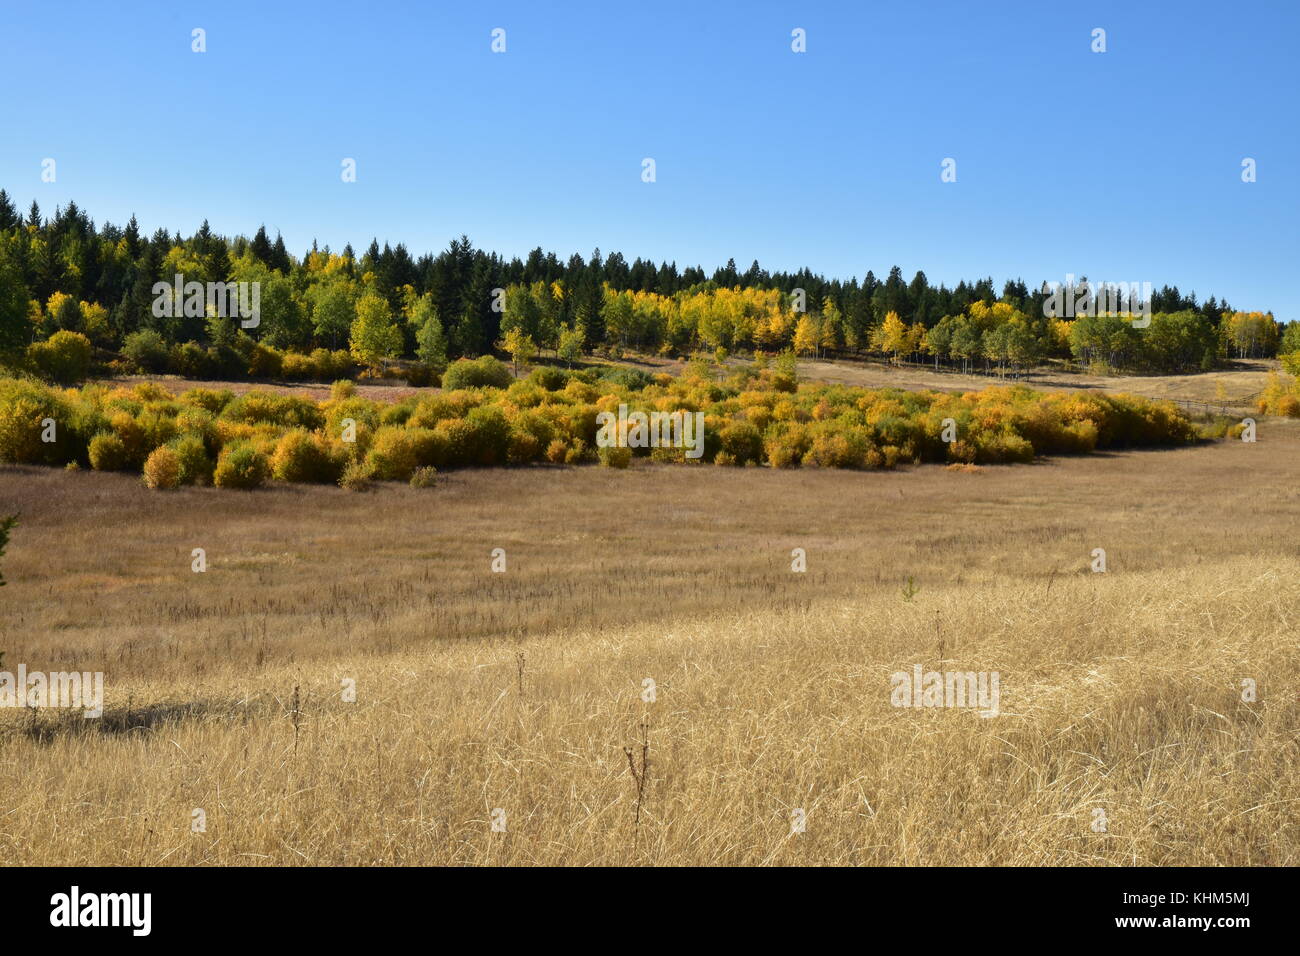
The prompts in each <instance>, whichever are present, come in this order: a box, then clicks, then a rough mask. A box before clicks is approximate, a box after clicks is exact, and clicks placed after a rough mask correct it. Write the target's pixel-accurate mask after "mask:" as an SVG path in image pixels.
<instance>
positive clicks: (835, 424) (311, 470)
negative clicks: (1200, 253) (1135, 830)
mask: <svg viewBox="0 0 1300 956" xmlns="http://www.w3.org/2000/svg"><path fill="white" fill-rule="evenodd" d="M491 363H495V366H500V364H501V363H499V362H496V360H495V359H489V360H486V361H485V360H482V359H480V360H477V361H475V362H465V363H457V364H456V365H453V366H452V367H451V369H449V370H448V372H447V379H448V382H449V384H456V383H461V382H464V381H473V382H488V383H491V384H475V385H473V386H468V387H462V388H455V389H451V388H449V389H447V390H444V391H442V392H432V393H426V394H422V395H418V396H412V397H409V398H406V399H404V400H402V401H399V402H394V403H382V402H375V401H371V400H369V399H365V398H361V397H359V396H358V395H357V394H356V389H355V386H353V384H352V383H351V382H336V383H335V386H334V388H333V389H332V391H331V396H330V398H329V399H327V400H324V401H320V402H315V401H310V400H306V399H302V398H297V397H293V396H286V395H279V394H271V393H268V392H264V391H257V390H253V391H249V392H247V393H245V394H243V395H240V396H235V395H234V394H233V393H232V392H230V391H229V390H214V389H204V388H192V389H189V390H188V391H184V392H182V393H180V394H179V395H173V394H172V393H170V392H168V391H167V390H165V389H163V388H161V387H159V386H157V385H153V384H140V385H136V386H134V387H131V388H115V389H107V388H105V387H103V386H86V387H83V388H81V389H79V390H75V389H67V390H60V389H56V388H51V387H49V386H46V385H43V384H40V383H37V382H33V381H27V380H22V379H4V380H0V461H8V462H23V463H36V464H47V465H62V464H67V463H71V462H76V463H78V464H79V465H88V466H89V467H91V468H95V469H98V470H105V471H142V472H143V474H144V477H145V481H146V483H148V484H149V485H150V487H155V488H173V487H177V486H179V485H187V484H208V483H211V484H214V485H217V486H219V487H231V488H252V487H257V486H258V485H260V484H263V483H264V482H265V481H267V480H268V479H271V478H274V479H276V480H280V481H288V482H307V483H334V482H342V483H344V484H349V485H355V486H364V484H365V483H366V482H367V481H369V480H377V481H407V480H410V479H411V477H412V475H414V474H415V473H416V472H418V471H420V470H421V469H435V470H442V469H448V468H458V467H471V466H472V467H495V466H505V465H522V464H527V463H530V462H541V461H549V462H554V463H566V464H577V463H584V462H596V461H599V462H601V463H603V464H605V465H608V466H611V467H626V466H627V465H629V464H630V463H631V461H632V460H633V458H635V457H649V458H652V459H654V460H658V461H678V462H687V461H692V459H688V458H687V457H686V455H685V449H682V448H657V449H652V448H636V449H631V448H598V447H597V441H596V435H597V416H598V414H599V413H601V412H613V413H617V410H618V407H619V405H621V404H626V405H628V406H629V407H630V408H631V409H633V410H638V409H639V410H642V411H646V412H654V411H660V412H678V411H680V412H688V413H693V412H702V413H703V414H704V441H703V454H702V456H701V457H700V458H699V459H697V460H696V461H702V462H713V463H715V464H718V465H732V466H742V465H751V464H752V465H771V466H774V467H779V468H793V467H800V466H803V467H821V468H892V467H895V466H896V465H898V464H901V463H920V462H960V463H979V464H990V463H1012V462H1027V461H1031V460H1033V458H1034V457H1035V456H1036V455H1045V454H1046V455H1051V454H1087V453H1089V452H1092V451H1094V450H1096V449H1101V448H1114V447H1124V446H1151V445H1171V444H1180V443H1186V442H1189V441H1192V440H1193V439H1194V437H1195V436H1194V432H1193V429H1192V426H1191V424H1190V423H1189V422H1188V420H1187V419H1186V418H1185V417H1183V416H1182V415H1181V414H1180V413H1179V412H1178V411H1177V409H1176V408H1175V407H1174V406H1173V405H1172V404H1170V403H1163V402H1153V401H1149V400H1147V399H1142V398H1136V397H1132V396H1126V395H1096V394H1082V393H1051V394H1045V393H1041V392H1035V391H1033V390H1031V389H1028V388H1024V387H992V388H986V389H983V390H982V391H978V392H966V393H964V394H946V393H941V392H906V391H900V390H894V389H879V390H872V389H861V388H850V387H846V386H827V385H807V386H800V387H798V388H796V389H795V390H794V391H790V390H789V389H790V388H791V387H792V386H790V385H789V383H786V382H784V381H778V380H777V377H776V374H775V373H774V372H773V371H772V370H770V369H758V368H751V369H744V370H741V371H739V372H737V373H736V374H734V375H733V376H732V377H731V378H730V379H728V380H727V381H726V382H718V381H714V380H712V379H710V378H709V377H708V376H707V375H705V374H697V373H695V372H688V373H687V374H686V375H683V376H681V377H678V378H672V377H670V376H667V375H657V376H654V377H653V378H649V377H642V378H640V379H638V378H635V377H632V376H627V375H625V374H623V373H619V372H612V373H607V374H606V375H605V376H604V377H601V376H600V375H598V374H596V373H594V372H592V371H590V370H588V371H584V372H579V373H570V372H563V371H560V370H558V369H549V368H548V369H537V370H535V371H534V372H533V374H532V375H530V376H529V377H528V378H526V379H522V380H519V381H514V380H513V379H511V378H510V377H509V373H508V372H506V378H502V377H501V374H500V373H501V372H502V371H504V367H501V368H496V367H494V366H493V364H491ZM466 366H474V368H472V369H468V368H465V367H466ZM458 368H462V369H465V370H464V371H458ZM632 385H635V386H637V387H635V388H633V387H631V386H632ZM50 420H52V421H53V422H54V423H55V424H56V429H55V437H54V440H53V441H43V440H42V423H43V422H46V423H48V422H49V421H50ZM47 437H48V436H47ZM430 474H432V472H430Z"/></svg>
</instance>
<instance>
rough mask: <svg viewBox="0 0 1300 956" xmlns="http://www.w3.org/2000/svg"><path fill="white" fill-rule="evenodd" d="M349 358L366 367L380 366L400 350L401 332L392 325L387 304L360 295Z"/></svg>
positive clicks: (369, 296)
mask: <svg viewBox="0 0 1300 956" xmlns="http://www.w3.org/2000/svg"><path fill="white" fill-rule="evenodd" d="M351 340H352V341H351V349H352V355H353V356H354V357H355V358H356V359H357V361H359V362H364V363H365V364H367V365H371V366H379V365H382V364H383V362H384V360H385V359H390V358H394V357H396V356H397V354H398V353H399V352H400V351H401V350H402V330H401V329H399V328H398V327H397V323H396V322H395V321H393V314H392V313H391V312H390V311H389V308H388V300H387V299H385V298H383V297H382V296H378V295H363V296H362V297H361V298H360V299H358V300H357V317H356V319H355V320H354V321H353V323H352V330H351Z"/></svg>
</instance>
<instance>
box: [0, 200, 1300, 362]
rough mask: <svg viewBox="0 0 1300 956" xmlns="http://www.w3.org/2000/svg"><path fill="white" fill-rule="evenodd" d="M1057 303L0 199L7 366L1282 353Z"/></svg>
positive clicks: (926, 284)
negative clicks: (604, 356)
mask: <svg viewBox="0 0 1300 956" xmlns="http://www.w3.org/2000/svg"><path fill="white" fill-rule="evenodd" d="M177 275H183V276H184V277H185V281H186V282H190V281H195V282H199V283H209V282H258V283H260V320H259V323H258V325H257V327H256V328H251V329H245V328H243V327H241V326H240V324H239V321H238V319H237V318H232V317H229V316H221V315H217V314H214V311H213V310H212V309H211V308H209V309H207V310H206V311H205V312H203V313H202V314H185V312H184V311H181V310H173V311H169V312H166V313H165V314H161V315H160V314H157V313H158V311H159V310H157V309H155V308H154V307H153V306H154V304H155V301H156V299H157V295H156V293H155V290H154V287H155V284H157V283H167V284H171V283H172V282H173V280H174V278H175V276H177ZM1049 295H1050V291H1049V289H1048V288H1047V287H1046V284H1043V285H1040V286H1039V287H1038V288H1030V287H1029V286H1027V285H1026V284H1025V283H1024V282H1023V281H1022V280H1020V279H1016V280H1009V281H1007V282H1006V283H1005V284H1004V285H1003V287H1002V289H1001V291H1000V292H998V290H996V289H995V287H994V283H993V280H992V279H991V278H984V279H978V280H975V281H961V282H959V283H958V284H957V285H956V286H955V287H954V288H951V289H950V288H948V287H947V286H946V285H944V284H939V285H934V284H932V283H930V281H929V280H928V279H927V277H926V275H925V273H924V272H920V271H918V272H917V273H916V275H915V276H913V277H912V279H911V280H910V281H908V280H906V279H905V278H904V276H903V274H902V271H901V269H900V268H899V267H897V266H895V267H893V268H892V269H890V270H889V272H888V273H887V274H886V276H885V277H884V278H883V279H879V278H877V277H876V275H875V273H874V272H872V271H870V270H868V271H867V273H866V275H865V277H864V278H862V279H861V280H859V279H857V278H852V279H848V280H842V279H828V278H826V277H824V276H822V275H818V274H815V273H813V272H811V271H810V270H808V269H806V268H805V269H801V270H799V271H797V272H768V271H767V270H765V269H763V268H762V267H761V266H760V265H759V264H758V262H757V261H755V262H753V263H752V264H751V265H750V266H749V268H748V269H746V270H744V271H740V270H739V269H738V268H737V266H736V263H735V261H734V260H731V261H728V263H727V264H726V266H724V267H722V268H720V269H717V270H715V271H714V272H713V273H712V274H708V273H706V272H705V270H704V269H703V268H701V267H700V266H688V267H684V268H679V267H678V265H677V263H676V262H661V263H659V264H656V263H654V262H653V261H651V260H647V259H642V258H639V257H638V258H636V259H634V260H633V261H632V262H631V263H629V262H628V261H627V259H626V258H625V257H624V256H623V255H622V254H621V253H619V252H611V253H608V254H602V253H601V251H600V250H599V249H597V250H595V251H594V252H593V253H592V254H591V255H590V256H589V257H583V256H582V255H577V254H575V255H572V256H570V257H569V258H568V259H561V258H559V257H558V256H557V255H556V254H555V253H553V252H544V251H543V250H542V249H541V248H537V249H534V250H533V251H532V252H530V253H529V254H528V256H527V257H525V258H523V259H520V258H518V257H515V258H511V259H506V258H504V257H503V256H501V255H498V254H496V253H490V252H486V251H484V250H482V249H478V248H476V247H475V246H474V245H473V244H472V243H471V242H470V240H469V239H468V238H467V237H466V236H461V237H459V238H457V239H453V240H452V241H451V242H450V243H449V244H448V246H447V248H446V249H444V250H443V251H441V252H439V253H437V254H431V253H426V254H423V255H420V256H418V257H415V256H412V254H411V253H410V252H409V251H408V250H407V249H406V247H405V246H404V245H403V244H401V243H398V244H397V245H395V246H393V245H389V244H388V243H385V244H384V245H383V246H380V244H379V242H378V240H377V239H372V240H371V242H370V244H369V246H368V247H367V248H366V249H365V250H364V251H363V252H362V253H361V254H360V255H358V254H357V253H356V252H355V250H354V249H353V247H352V246H351V244H349V245H347V246H345V247H344V248H343V249H342V250H341V251H339V252H334V251H332V250H331V249H330V248H329V247H328V246H326V247H324V248H320V247H318V246H317V244H316V243H315V242H313V244H312V247H311V248H310V249H309V250H307V251H305V252H304V253H303V254H302V255H301V256H295V255H293V254H291V253H290V252H289V251H288V249H287V248H286V246H285V243H284V240H283V239H282V238H281V237H280V236H279V235H277V236H276V237H275V239H274V240H272V239H271V238H270V236H269V235H268V234H267V232H266V229H265V227H263V228H260V229H258V231H257V232H256V234H255V235H254V236H253V237H252V238H251V239H249V238H247V237H244V236H237V237H234V238H226V237H223V236H219V235H217V234H215V233H214V232H213V231H212V230H211V228H210V227H209V225H208V223H207V222H206V221H204V223H203V224H202V225H201V226H200V227H199V229H198V230H197V231H196V232H195V233H194V234H193V235H191V236H189V237H188V238H185V237H183V236H181V235H180V234H179V233H169V232H168V231H167V230H165V229H159V230H158V231H156V232H155V233H154V234H153V235H152V236H145V235H143V234H141V232H140V230H139V226H138V224H137V222H136V220H135V218H134V217H132V219H131V220H130V221H129V222H128V223H127V224H126V225H125V226H121V227H119V226H116V225H114V224H112V223H104V224H102V225H100V226H98V227H97V226H96V224H95V222H94V221H93V220H92V219H91V218H90V217H89V216H88V215H87V214H86V212H85V211H83V210H82V209H81V208H80V207H79V206H77V204H76V203H75V202H70V203H68V204H67V205H66V206H63V207H57V208H56V209H55V211H54V215H53V216H52V217H46V216H43V215H42V213H41V210H40V208H39V206H38V204H37V203H36V202H33V203H32V204H31V207H30V209H29V211H28V212H27V214H26V215H25V216H24V215H22V214H21V213H20V212H19V211H18V210H17V209H16V208H15V206H14V203H13V201H12V200H11V199H10V197H9V196H8V195H7V193H5V192H4V191H3V190H0V351H7V352H11V353H12V352H15V351H21V350H23V349H27V348H29V347H30V346H32V345H33V343H40V342H43V341H47V340H50V339H51V338H52V337H54V336H56V335H57V334H58V333H60V332H66V333H70V334H72V335H77V336H85V338H86V339H87V340H88V341H89V343H91V344H93V345H94V346H95V347H96V348H98V349H100V350H104V351H106V352H109V353H122V354H126V355H128V356H134V357H135V358H136V364H149V363H150V362H153V363H155V364H156V363H164V362H166V363H170V364H171V365H177V364H180V365H181V366H182V368H181V369H179V370H181V371H184V368H185V367H187V366H186V363H185V360H184V357H185V356H186V355H189V356H191V357H192V356H195V355H197V356H199V357H204V356H206V357H208V358H210V359H211V361H212V362H215V363H217V364H218V365H221V363H222V361H225V365H223V366H221V367H223V368H224V367H226V366H230V367H238V366H240V364H241V363H242V364H243V366H248V367H250V368H254V369H255V368H256V367H258V363H259V361H261V360H260V359H259V358H258V355H257V354H255V352H254V350H255V349H256V348H261V349H262V350H263V354H265V351H266V350H268V349H269V350H272V351H275V352H279V353H286V354H294V355H304V354H307V353H309V352H312V351H313V350H315V351H316V352H317V353H318V354H322V352H323V353H332V354H334V355H336V356H337V355H339V354H341V353H342V350H347V353H346V355H344V358H350V359H352V360H355V361H356V362H359V363H362V364H375V363H377V362H383V361H384V360H386V359H393V358H414V359H417V360H419V361H420V362H422V363H424V364H425V365H427V366H429V367H431V368H434V369H440V368H441V367H443V366H445V365H446V363H447V362H448V361H449V360H451V359H455V358H457V357H462V356H464V357H473V356H477V355H481V354H487V353H490V352H491V351H493V350H494V349H505V350H508V351H510V352H511V353H512V354H514V355H515V357H516V358H520V357H521V356H522V357H523V358H525V359H526V358H527V357H529V356H530V355H531V354H532V353H533V352H535V351H536V350H551V351H553V352H554V354H555V355H557V356H559V357H565V358H569V359H573V358H575V357H576V356H577V355H579V354H581V353H582V352H584V351H587V352H589V351H593V350H601V349H604V350H612V351H618V350H636V351H643V352H644V351H653V352H660V353H663V354H677V355H683V354H689V353H691V352H693V351H696V350H700V349H708V350H710V351H715V352H716V351H719V350H721V351H724V352H729V351H736V350H740V351H748V350H753V351H770V352H779V351H784V350H790V349H792V350H794V351H796V352H800V353H804V354H812V355H824V354H832V355H834V354H843V353H860V352H864V351H872V352H879V353H882V354H886V355H889V356H891V357H892V358H894V359H904V358H911V359H913V360H926V361H932V362H933V363H934V364H935V365H936V366H937V365H941V364H942V365H950V366H953V367H960V368H963V369H966V370H975V369H982V370H990V371H991V370H998V371H1006V370H1008V369H1016V368H1023V367H1026V366H1029V365H1033V364H1035V363H1037V362H1039V361H1042V360H1043V359H1046V358H1051V357H1062V358H1074V359H1076V360H1078V361H1081V362H1084V363H1094V362H1100V363H1105V364H1108V365H1110V366H1112V367H1116V368H1140V367H1149V368H1154V369H1159V370H1165V371H1187V370H1192V369H1196V368H1205V367H1210V366H1212V365H1213V364H1215V363H1217V362H1219V361H1221V360H1222V359H1223V358H1224V357H1227V356H1242V357H1245V356H1259V355H1271V354H1276V352H1277V350H1278V348H1279V345H1280V344H1281V343H1282V340H1283V338H1284V330H1283V329H1282V328H1281V327H1280V326H1279V325H1278V324H1277V323H1276V322H1275V321H1274V320H1273V317H1272V315H1271V314H1270V313H1259V312H1252V313H1241V312H1236V311H1235V310H1233V309H1232V307H1231V306H1230V305H1229V304H1228V303H1227V302H1226V301H1221V300H1219V299H1217V298H1215V297H1213V296H1211V297H1210V298H1208V299H1206V300H1205V301H1204V302H1199V301H1198V299H1197V297H1196V295H1195V294H1194V293H1191V294H1186V295H1185V294H1183V293H1182V292H1181V291H1180V290H1179V289H1178V288H1177V287H1169V286H1165V287H1162V288H1160V289H1157V290H1153V291H1152V293H1151V296H1150V301H1149V312H1150V313H1151V322H1150V325H1149V327H1140V326H1138V325H1136V324H1135V323H1134V322H1133V321H1132V320H1131V319H1130V318H1123V317H1119V316H1114V315H1104V314H1102V315H1084V316H1080V317H1077V318H1075V319H1073V320H1072V321H1070V320H1062V319H1052V318H1049V317H1047V315H1046V314H1045V309H1044V302H1045V300H1046V299H1047V298H1048V296H1049ZM1293 324H1294V323H1293ZM1294 344H1296V345H1298V346H1300V342H1295V343H1294ZM205 349H206V351H204V350H205ZM42 354H43V353H42ZM250 355H251V356H252V358H250ZM148 356H153V358H152V359H150V358H148ZM195 361H197V359H196V360H195ZM278 361H279V360H278V359H277V360H276V363H278ZM232 363H233V364H232ZM276 363H273V364H276ZM322 364H323V365H324V364H328V365H330V367H335V366H337V365H338V361H337V360H331V362H329V363H326V362H324V361H323V360H322ZM262 366H263V367H264V366H266V363H265V362H262ZM154 370H157V369H154ZM174 370H176V369H174ZM271 370H272V371H276V370H278V368H276V367H272V368H271Z"/></svg>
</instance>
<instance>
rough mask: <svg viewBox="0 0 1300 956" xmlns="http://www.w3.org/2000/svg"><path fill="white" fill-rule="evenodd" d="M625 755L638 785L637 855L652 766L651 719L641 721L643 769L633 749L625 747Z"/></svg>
mask: <svg viewBox="0 0 1300 956" xmlns="http://www.w3.org/2000/svg"><path fill="white" fill-rule="evenodd" d="M623 753H625V754H626V755H627V765H628V768H629V769H630V770H631V771H632V779H633V781H635V783H636V823H635V826H634V828H633V831H632V853H633V855H635V854H636V852H637V850H638V847H639V845H640V839H641V804H642V803H643V802H644V800H645V788H646V781H647V779H648V778H647V774H646V769H647V768H648V767H649V765H650V718H649V717H646V718H643V719H642V721H641V767H640V769H637V765H636V758H635V757H634V756H633V751H632V748H631V747H624V748H623Z"/></svg>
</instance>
